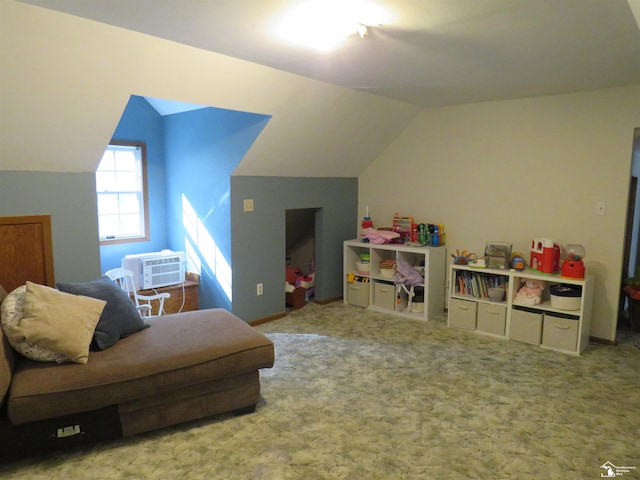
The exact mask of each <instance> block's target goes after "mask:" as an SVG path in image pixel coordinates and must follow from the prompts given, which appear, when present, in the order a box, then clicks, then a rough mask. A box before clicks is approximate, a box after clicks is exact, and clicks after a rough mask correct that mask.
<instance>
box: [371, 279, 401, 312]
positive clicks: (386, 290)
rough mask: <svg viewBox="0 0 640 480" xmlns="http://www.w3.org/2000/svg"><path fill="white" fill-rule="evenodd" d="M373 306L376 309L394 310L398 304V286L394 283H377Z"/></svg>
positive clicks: (374, 289) (374, 290)
mask: <svg viewBox="0 0 640 480" xmlns="http://www.w3.org/2000/svg"><path fill="white" fill-rule="evenodd" d="M373 304H374V305H375V306H376V307H381V308H386V309H387V310H394V309H395V304H396V286H395V284H393V283H384V282H375V286H374V288H373Z"/></svg>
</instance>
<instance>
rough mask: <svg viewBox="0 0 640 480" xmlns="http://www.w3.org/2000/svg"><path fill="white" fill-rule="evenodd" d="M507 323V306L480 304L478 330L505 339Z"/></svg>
mask: <svg viewBox="0 0 640 480" xmlns="http://www.w3.org/2000/svg"><path fill="white" fill-rule="evenodd" d="M506 323H507V307H506V306H505V305H493V304H490V303H479V304H478V319H477V325H476V329H477V330H479V331H481V332H486V333H492V334H494V335H500V336H501V337H504V331H505V325H506Z"/></svg>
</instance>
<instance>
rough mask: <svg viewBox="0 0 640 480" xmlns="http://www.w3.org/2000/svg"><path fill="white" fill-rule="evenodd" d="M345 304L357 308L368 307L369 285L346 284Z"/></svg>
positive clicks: (359, 283)
mask: <svg viewBox="0 0 640 480" xmlns="http://www.w3.org/2000/svg"><path fill="white" fill-rule="evenodd" d="M347 303H348V304H350V305H355V306H357V307H368V306H369V283H363V282H351V283H347Z"/></svg>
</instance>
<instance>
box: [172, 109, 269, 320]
mask: <svg viewBox="0 0 640 480" xmlns="http://www.w3.org/2000/svg"><path fill="white" fill-rule="evenodd" d="M270 118H271V117H269V116H266V115H259V114H253V113H246V112H237V111H231V110H224V109H219V108H203V109H200V110H193V111H190V112H184V113H176V114H173V115H167V116H165V117H164V126H165V142H166V143H165V145H166V156H165V162H166V175H167V200H166V201H167V205H168V209H167V212H166V219H167V222H168V229H167V231H168V238H169V248H171V249H172V250H180V251H182V250H184V251H185V252H186V254H187V259H188V264H189V267H190V269H191V270H193V271H197V272H199V273H200V274H201V277H200V308H215V307H217V308H226V309H228V310H231V309H232V298H231V297H232V290H231V289H232V277H231V275H232V273H231V271H232V260H231V250H232V247H231V244H232V239H231V206H230V188H231V185H230V177H231V173H232V172H233V170H234V169H235V168H236V166H237V165H238V163H240V161H241V160H242V158H243V157H244V155H245V154H246V152H247V150H248V149H249V148H250V147H251V145H252V144H253V142H254V141H255V139H256V138H257V137H258V135H259V134H260V132H261V131H262V129H263V128H264V127H265V125H266V124H267V123H268V121H269V119H270Z"/></svg>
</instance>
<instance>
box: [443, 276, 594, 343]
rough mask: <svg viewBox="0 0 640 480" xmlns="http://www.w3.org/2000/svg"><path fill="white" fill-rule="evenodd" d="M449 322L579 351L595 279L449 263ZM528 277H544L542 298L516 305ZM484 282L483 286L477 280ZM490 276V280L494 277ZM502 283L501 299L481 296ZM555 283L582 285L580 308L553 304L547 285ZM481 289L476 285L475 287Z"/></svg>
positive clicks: (586, 332)
mask: <svg viewBox="0 0 640 480" xmlns="http://www.w3.org/2000/svg"><path fill="white" fill-rule="evenodd" d="M450 268H451V270H450V276H449V312H448V326H449V327H454V328H461V329H464V330H471V331H474V332H477V333H481V334H485V335H491V336H494V337H499V338H506V339H510V340H517V341H520V342H525V343H530V344H533V345H538V346H540V347H542V348H548V349H551V350H557V351H559V352H563V353H568V354H573V355H579V354H580V353H581V352H583V351H584V349H585V348H586V346H587V345H588V343H589V334H590V333H591V307H592V304H593V288H594V286H593V285H594V279H593V277H591V276H589V275H587V276H586V278H584V279H574V278H564V277H561V276H560V275H547V274H543V273H539V272H537V271H535V270H530V269H527V270H524V271H521V272H519V271H515V270H498V269H490V268H482V269H480V268H472V267H469V266H466V265H451V267H450ZM527 279H532V280H542V281H544V282H545V289H544V290H543V292H542V298H541V300H542V301H541V303H539V304H538V305H533V306H526V305H518V304H517V303H514V298H515V296H516V294H517V293H518V290H519V289H520V286H521V285H522V284H523V282H524V281H526V280H527ZM481 282H484V287H483V286H482V285H479V284H480V283H481ZM492 282H493V283H492ZM497 283H499V284H502V285H504V286H505V290H506V295H505V298H504V300H503V301H501V302H495V301H491V300H489V299H488V298H485V297H486V295H485V290H486V287H487V286H488V285H492V284H497ZM557 284H567V285H577V286H580V287H581V297H580V308H579V309H577V310H564V309H558V308H554V307H553V306H552V305H551V300H550V294H549V287H551V286H552V285H557ZM478 289H480V291H478Z"/></svg>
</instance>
